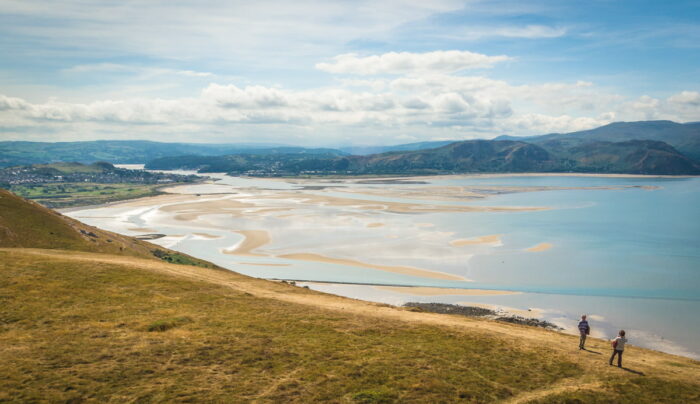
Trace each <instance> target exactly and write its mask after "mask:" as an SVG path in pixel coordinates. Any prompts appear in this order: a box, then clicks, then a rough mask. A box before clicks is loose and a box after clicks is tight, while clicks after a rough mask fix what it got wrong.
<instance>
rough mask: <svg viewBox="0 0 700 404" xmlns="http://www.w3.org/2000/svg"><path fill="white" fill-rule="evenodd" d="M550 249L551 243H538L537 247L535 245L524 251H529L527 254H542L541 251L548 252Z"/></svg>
mask: <svg viewBox="0 0 700 404" xmlns="http://www.w3.org/2000/svg"><path fill="white" fill-rule="evenodd" d="M550 248H552V243H539V244H537V245H535V246H532V247H530V248H528V249H526V250H525V251H529V252H542V251H547V250H549V249H550Z"/></svg>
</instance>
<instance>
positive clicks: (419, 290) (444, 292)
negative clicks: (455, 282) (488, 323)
mask: <svg viewBox="0 0 700 404" xmlns="http://www.w3.org/2000/svg"><path fill="white" fill-rule="evenodd" d="M374 288H375V289H378V290H385V291H388V292H396V293H403V294H407V295H415V296H500V295H518V294H520V293H521V292H511V291H507V290H484V289H453V288H431V287H426V286H415V287H403V286H375V287H374Z"/></svg>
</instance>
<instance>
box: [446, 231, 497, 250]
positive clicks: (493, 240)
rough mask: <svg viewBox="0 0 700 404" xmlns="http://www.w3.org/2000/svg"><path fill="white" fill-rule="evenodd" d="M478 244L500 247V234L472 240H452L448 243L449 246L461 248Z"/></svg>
mask: <svg viewBox="0 0 700 404" xmlns="http://www.w3.org/2000/svg"><path fill="white" fill-rule="evenodd" d="M479 244H493V245H496V244H497V245H500V244H501V235H500V234H491V235H489V236H481V237H474V238H459V239H457V240H452V241H450V245H452V246H454V247H461V246H465V245H479Z"/></svg>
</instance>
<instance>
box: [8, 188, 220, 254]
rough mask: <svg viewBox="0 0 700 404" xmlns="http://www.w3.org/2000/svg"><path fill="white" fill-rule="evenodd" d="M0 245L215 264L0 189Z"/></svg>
mask: <svg viewBox="0 0 700 404" xmlns="http://www.w3.org/2000/svg"><path fill="white" fill-rule="evenodd" d="M0 247H14V248H18V247H25V248H50V249H64V250H73V251H90V252H99V253H107V254H123V255H131V256H136V257H143V258H152V259H158V258H156V257H154V255H153V252H154V251H155V250H160V251H162V252H164V253H163V254H161V255H162V256H163V258H162V259H164V260H167V261H171V262H172V261H177V262H183V263H188V264H192V265H200V266H206V267H213V265H212V264H210V263H208V262H206V261H203V260H199V259H196V258H193V257H189V256H187V255H185V254H180V253H176V252H174V251H170V250H167V249H165V248H162V247H159V246H156V245H153V244H150V243H148V242H145V241H141V240H136V239H134V238H131V237H126V236H122V235H120V234H116V233H112V232H108V231H105V230H101V229H98V228H96V227H93V226H88V225H86V224H84V223H81V222H79V221H77V220H74V219H71V218H69V217H66V216H63V215H61V214H60V213H58V212H55V211H53V210H50V209H47V208H45V207H43V206H41V205H39V204H38V203H35V202H31V201H28V200H26V199H23V198H20V197H18V196H17V195H14V194H13V193H11V192H9V191H7V190H4V189H1V188H0Z"/></svg>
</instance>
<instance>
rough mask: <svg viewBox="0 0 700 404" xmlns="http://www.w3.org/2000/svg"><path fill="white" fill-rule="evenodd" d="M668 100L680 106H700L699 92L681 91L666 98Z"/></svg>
mask: <svg viewBox="0 0 700 404" xmlns="http://www.w3.org/2000/svg"><path fill="white" fill-rule="evenodd" d="M668 102H670V103H671V104H675V105H678V106H681V107H685V106H689V107H700V92H697V91H682V92H680V93H678V94H674V95H672V96H670V97H669V98H668Z"/></svg>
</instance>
